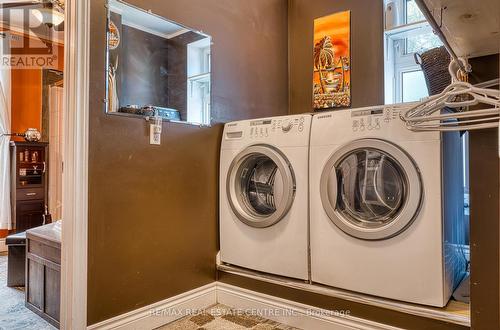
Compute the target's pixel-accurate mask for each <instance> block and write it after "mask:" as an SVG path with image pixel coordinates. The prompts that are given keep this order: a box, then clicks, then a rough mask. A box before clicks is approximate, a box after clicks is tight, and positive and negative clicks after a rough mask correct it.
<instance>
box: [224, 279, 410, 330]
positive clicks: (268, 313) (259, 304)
mask: <svg viewBox="0 0 500 330" xmlns="http://www.w3.org/2000/svg"><path fill="white" fill-rule="evenodd" d="M217 302H218V303H220V304H223V305H227V306H230V307H233V308H237V309H239V310H241V311H242V312H250V313H259V315H261V316H262V317H265V318H267V319H270V320H273V321H277V322H280V323H283V324H286V325H289V326H294V327H297V328H300V329H314V330H323V329H324V330H354V329H357V330H397V329H400V328H396V327H393V326H389V325H385V324H381V323H378V322H373V321H369V320H365V319H361V318H358V317H354V316H351V315H350V311H329V310H325V309H321V308H318V307H313V306H309V305H305V304H301V303H298V302H295V301H291V300H286V299H282V298H278V297H274V296H271V295H267V294H263V293H260V292H255V291H251V290H247V289H243V288H240V287H237V286H233V285H229V284H225V283H221V282H217Z"/></svg>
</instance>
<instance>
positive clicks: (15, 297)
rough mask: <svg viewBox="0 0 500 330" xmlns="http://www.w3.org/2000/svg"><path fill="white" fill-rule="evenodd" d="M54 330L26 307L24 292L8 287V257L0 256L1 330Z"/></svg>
mask: <svg viewBox="0 0 500 330" xmlns="http://www.w3.org/2000/svg"><path fill="white" fill-rule="evenodd" d="M21 329H23V330H24V329H26V330H34V329H36V330H53V329H55V328H54V327H53V326H51V325H50V324H49V323H47V322H45V320H43V319H42V318H40V317H38V315H36V314H35V313H33V312H32V311H30V310H29V309H27V308H26V307H24V291H23V290H22V289H17V288H9V287H7V256H5V255H0V330H21Z"/></svg>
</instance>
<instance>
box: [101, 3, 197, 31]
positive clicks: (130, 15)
mask: <svg viewBox="0 0 500 330" xmlns="http://www.w3.org/2000/svg"><path fill="white" fill-rule="evenodd" d="M109 4H110V9H111V11H112V12H115V13H117V14H120V15H121V16H122V24H124V25H128V26H132V27H135V28H138V29H140V30H143V31H146V32H149V33H152V34H155V35H159V36H161V37H164V38H167V39H170V38H173V37H174V36H177V35H180V34H182V33H185V32H188V31H189V30H188V29H186V28H185V27H183V26H180V25H177V24H175V23H172V22H170V21H168V20H166V19H164V18H162V17H160V16H157V15H154V14H150V13H148V12H146V11H144V10H141V9H139V8H136V7H132V6H130V5H127V4H124V3H123V2H120V1H116V0H111V1H110V2H109Z"/></svg>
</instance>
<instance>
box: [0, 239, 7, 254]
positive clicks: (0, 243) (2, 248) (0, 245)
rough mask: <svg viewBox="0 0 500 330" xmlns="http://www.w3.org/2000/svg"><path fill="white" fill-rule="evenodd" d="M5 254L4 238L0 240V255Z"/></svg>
mask: <svg viewBox="0 0 500 330" xmlns="http://www.w3.org/2000/svg"><path fill="white" fill-rule="evenodd" d="M2 252H7V245H5V238H0V253H2Z"/></svg>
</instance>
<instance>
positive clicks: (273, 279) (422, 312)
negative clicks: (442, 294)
mask: <svg viewBox="0 0 500 330" xmlns="http://www.w3.org/2000/svg"><path fill="white" fill-rule="evenodd" d="M217 269H218V270H219V271H222V272H225V273H228V274H233V275H238V276H243V277H247V278H250V279H254V280H259V281H263V282H267V283H272V284H277V285H281V286H283V287H287V288H291V289H298V290H302V291H305V292H311V293H316V294H320V295H324V296H328V297H334V298H340V299H343V300H347V301H352V302H355V303H361V304H365V305H369V306H375V307H380V308H384V309H387V310H393V311H396V312H400V313H406V314H409V315H415V316H419V317H423V318H428V319H434V320H438V321H445V322H449V323H453V324H457V325H462V326H470V317H469V315H464V314H461V313H456V312H449V311H447V310H446V309H443V308H437V307H429V306H423V305H417V304H411V303H405V302H401V301H396V300H390V299H386V298H380V297H375V296H370V295H366V294H362V293H356V292H352V291H347V290H342V289H336V288H331V287H327V286H323V285H318V284H314V283H313V284H309V283H305V282H303V281H299V280H294V279H289V278H285V277H282V276H276V275H270V274H264V273H260V272H256V271H252V270H248V269H245V268H240V267H236V266H232V265H226V264H221V263H218V265H217Z"/></svg>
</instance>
